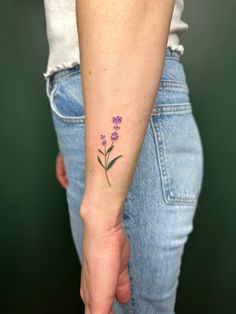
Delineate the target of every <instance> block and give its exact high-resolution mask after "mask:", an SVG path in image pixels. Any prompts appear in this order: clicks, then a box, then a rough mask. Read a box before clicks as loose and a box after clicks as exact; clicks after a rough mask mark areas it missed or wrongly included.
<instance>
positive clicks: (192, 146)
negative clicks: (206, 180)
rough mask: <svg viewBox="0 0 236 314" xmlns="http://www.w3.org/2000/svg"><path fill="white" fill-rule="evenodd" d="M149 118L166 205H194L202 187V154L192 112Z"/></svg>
mask: <svg viewBox="0 0 236 314" xmlns="http://www.w3.org/2000/svg"><path fill="white" fill-rule="evenodd" d="M152 119H153V126H154V132H155V138H156V144H157V157H158V164H159V168H160V173H161V182H162V189H163V195H164V200H165V202H167V203H169V204H186V205H191V204H196V203H197V200H198V196H199V194H200V190H201V184H202V174H203V169H202V168H203V155H202V153H203V152H202V144H201V139H200V135H199V131H198V127H197V125H196V121H195V119H194V116H193V114H192V112H191V111H189V112H183V113H171V114H162V115H159V116H154V117H152Z"/></svg>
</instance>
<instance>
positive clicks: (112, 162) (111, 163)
mask: <svg viewBox="0 0 236 314" xmlns="http://www.w3.org/2000/svg"><path fill="white" fill-rule="evenodd" d="M120 157H122V155H120V156H117V157H116V158H114V159H112V160H111V161H110V162H109V164H108V165H107V167H106V168H105V169H106V170H108V169H110V168H111V167H112V166H113V165H114V163H115V162H116V161H117V159H118V158H120Z"/></svg>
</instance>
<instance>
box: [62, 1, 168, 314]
mask: <svg viewBox="0 0 236 314" xmlns="http://www.w3.org/2000/svg"><path fill="white" fill-rule="evenodd" d="M173 7H174V1H173V0H139V1H137V0H125V1H124V0H122V1H115V0H77V1H76V15H77V30H78V40H79V46H80V66H81V78H82V87H83V98H84V99H83V100H84V108H85V116H86V120H85V148H86V182H85V192H84V195H83V200H82V203H81V208H80V215H81V218H82V220H83V224H84V230H83V232H84V233H83V261H82V271H81V286H80V294H81V298H82V300H83V302H84V304H85V314H111V313H113V312H112V304H113V301H114V299H115V298H116V299H117V300H118V301H119V302H120V303H127V302H128V301H129V300H130V296H131V292H130V280H129V276H128V260H129V257H130V245H129V241H128V238H127V235H126V232H125V230H124V228H123V225H122V215H123V206H124V202H125V199H126V197H127V194H128V190H129V187H130V184H131V182H132V179H133V175H134V172H135V169H136V166H137V161H138V157H139V153H140V150H141V147H142V143H143V140H144V136H145V132H146V129H147V125H148V122H149V118H150V116H151V112H152V108H153V104H154V101H155V97H156V93H157V90H158V87H159V83H160V78H161V74H162V70H163V63H164V56H165V50H166V44H167V38H168V34H169V27H170V22H171V17H172V13H173ZM116 115H119V116H122V119H123V120H122V127H121V129H120V130H119V141H117V143H116V147H115V154H114V155H113V156H112V158H114V156H117V155H122V158H120V159H119V161H117V163H116V164H115V165H114V166H113V167H112V168H111V169H110V170H109V180H110V182H111V186H109V185H108V184H107V180H106V177H105V174H104V169H103V168H102V167H101V166H100V165H99V163H98V160H97V155H98V148H100V147H101V139H100V135H101V134H106V135H107V136H108V137H109V135H110V133H111V129H112V117H113V116H116ZM112 153H113V152H112ZM56 175H57V178H58V180H59V182H60V183H61V185H62V186H63V187H64V188H66V186H67V184H68V181H67V178H66V172H65V167H64V163H63V158H62V156H61V155H60V154H59V155H58V157H57V161H56ZM150 288H151V287H150ZM113 314H114V313H113Z"/></svg>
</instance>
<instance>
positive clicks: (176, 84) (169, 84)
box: [159, 79, 189, 93]
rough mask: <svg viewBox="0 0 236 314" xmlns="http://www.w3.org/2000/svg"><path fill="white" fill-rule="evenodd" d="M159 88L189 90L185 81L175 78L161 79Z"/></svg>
mask: <svg viewBox="0 0 236 314" xmlns="http://www.w3.org/2000/svg"><path fill="white" fill-rule="evenodd" d="M159 88H160V89H162V88H172V89H177V90H181V91H183V92H186V93H188V92H189V88H188V85H187V84H186V83H185V82H182V81H176V80H165V79H162V80H161V81H160V86H159Z"/></svg>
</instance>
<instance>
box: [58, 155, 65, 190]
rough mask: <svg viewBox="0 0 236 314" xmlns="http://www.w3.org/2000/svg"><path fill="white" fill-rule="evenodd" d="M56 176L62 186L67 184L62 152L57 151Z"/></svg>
mask: <svg viewBox="0 0 236 314" xmlns="http://www.w3.org/2000/svg"><path fill="white" fill-rule="evenodd" d="M56 178H57V180H58V181H59V183H60V184H61V186H62V187H63V188H66V187H67V185H68V179H67V176H66V169H65V165H64V160H63V157H62V154H61V153H60V152H59V153H58V155H57V158H56Z"/></svg>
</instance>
